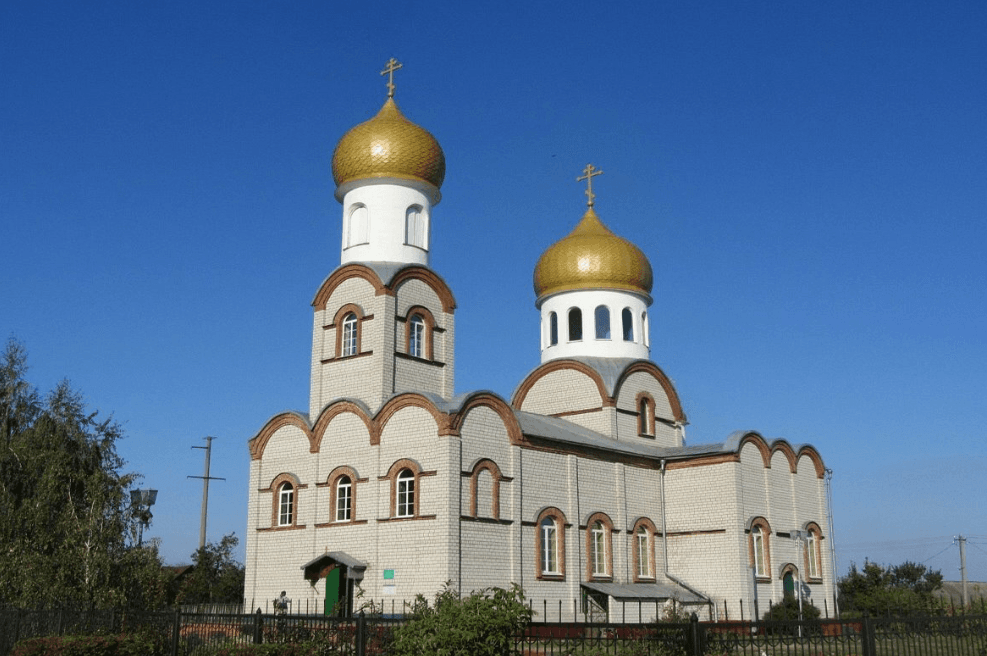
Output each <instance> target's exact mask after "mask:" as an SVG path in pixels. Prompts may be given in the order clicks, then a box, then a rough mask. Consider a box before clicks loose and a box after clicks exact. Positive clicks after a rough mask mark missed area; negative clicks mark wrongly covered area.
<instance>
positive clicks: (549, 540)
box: [539, 517, 562, 574]
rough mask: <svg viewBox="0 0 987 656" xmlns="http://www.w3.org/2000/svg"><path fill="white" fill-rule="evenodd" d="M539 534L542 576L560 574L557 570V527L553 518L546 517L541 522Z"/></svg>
mask: <svg viewBox="0 0 987 656" xmlns="http://www.w3.org/2000/svg"><path fill="white" fill-rule="evenodd" d="M539 532H540V537H541V572H542V574H561V573H562V572H561V570H560V569H559V527H558V523H557V522H556V520H555V518H554V517H546V518H545V519H543V520H541V525H540V526H539Z"/></svg>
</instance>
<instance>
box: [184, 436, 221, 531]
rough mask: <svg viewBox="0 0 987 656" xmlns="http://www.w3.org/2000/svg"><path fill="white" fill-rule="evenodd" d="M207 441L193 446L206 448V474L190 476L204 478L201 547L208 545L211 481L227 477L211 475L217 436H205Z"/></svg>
mask: <svg viewBox="0 0 987 656" xmlns="http://www.w3.org/2000/svg"><path fill="white" fill-rule="evenodd" d="M203 439H204V440H205V441H206V445H205V446H193V447H192V448H193V449H205V450H206V469H205V474H204V475H202V476H189V477H188V478H201V479H202V512H201V515H200V517H199V548H200V549H201V548H203V547H204V546H206V510H207V508H208V507H209V481H225V480H226V479H225V478H218V477H215V476H210V475H209V456H210V455H212V441H213V440H214V439H216V438H215V437H212V436H208V437H205V438H203Z"/></svg>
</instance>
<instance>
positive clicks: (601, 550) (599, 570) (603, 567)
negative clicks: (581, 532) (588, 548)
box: [592, 526, 607, 576]
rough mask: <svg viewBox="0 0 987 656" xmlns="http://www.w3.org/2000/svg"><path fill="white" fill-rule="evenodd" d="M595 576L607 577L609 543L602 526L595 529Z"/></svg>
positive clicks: (593, 555) (593, 538)
mask: <svg viewBox="0 0 987 656" xmlns="http://www.w3.org/2000/svg"><path fill="white" fill-rule="evenodd" d="M592 540H593V554H592V557H593V576H606V575H607V543H606V536H605V535H604V533H603V527H602V526H594V527H593V536H592Z"/></svg>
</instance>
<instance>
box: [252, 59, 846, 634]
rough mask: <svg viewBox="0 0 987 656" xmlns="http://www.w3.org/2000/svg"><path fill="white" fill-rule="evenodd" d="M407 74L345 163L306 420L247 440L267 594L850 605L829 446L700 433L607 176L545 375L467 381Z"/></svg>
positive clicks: (554, 291)
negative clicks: (838, 595)
mask: <svg viewBox="0 0 987 656" xmlns="http://www.w3.org/2000/svg"><path fill="white" fill-rule="evenodd" d="M399 66H400V65H399V64H397V63H396V62H394V60H391V62H390V63H389V64H388V67H387V70H386V71H385V73H387V74H388V76H389V82H388V89H389V93H388V98H387V100H386V101H385V103H384V105H383V107H382V108H381V109H380V111H379V112H378V113H377V115H376V116H374V117H373V118H371V119H370V120H368V121H366V122H364V123H361V124H359V125H357V126H356V127H354V128H352V129H351V130H350V131H349V132H347V133H346V134H345V135H344V136H343V137H342V139H341V140H340V142H339V144H338V145H337V147H336V150H335V153H334V154H333V159H332V171H333V177H334V179H335V184H336V198H337V200H339V201H340V202H341V203H342V206H343V211H342V222H343V229H342V235H343V237H342V250H341V257H340V265H339V267H337V268H336V270H335V271H333V272H332V273H330V274H329V276H328V278H326V279H325V281H324V282H323V283H322V284H321V286H320V287H319V288H318V291H317V292H316V293H315V299H314V300H313V301H312V306H313V309H314V322H313V332H312V363H311V396H310V399H309V408H308V413H304V412H283V413H281V414H278V415H275V416H274V417H272V418H271V419H270V420H269V421H268V422H267V424H266V425H265V426H264V427H263V428H262V429H261V431H260V432H259V433H258V434H257V435H256V436H255V437H253V439H251V440H250V442H249V448H250V455H251V465H250V493H249V501H248V510H247V512H248V522H247V552H246V569H247V574H246V589H245V598H246V603H247V604H248V605H250V606H251V607H261V608H264V607H265V605H266V604H268V603H269V602H270V600H272V599H274V598H275V597H276V596H277V595H278V594H279V593H280V592H281V590H286V591H287V593H288V596H289V597H291V598H292V599H293V600H294V607H295V609H296V610H297V609H298V608H299V607H306V606H307V607H308V608H309V609H310V610H311V609H315V608H318V610H319V612H322V611H323V610H325V612H327V613H347V612H349V611H351V610H352V609H353V608H354V607H359V606H360V604H361V603H364V602H367V601H370V600H375V601H376V602H377V603H378V604H380V602H381V600H383V602H384V610H385V612H391V609H392V608H393V609H394V610H395V611H396V612H401V610H402V608H403V604H404V603H406V602H409V603H410V602H411V601H412V600H413V599H414V597H415V595H416V594H418V593H422V594H424V595H425V596H426V597H431V596H432V595H433V594H434V593H435V592H436V591H438V590H439V589H440V588H441V587H442V585H443V584H444V583H445V582H447V581H448V582H451V585H452V586H453V587H455V588H456V589H458V590H461V591H463V592H469V591H470V590H476V589H480V588H485V587H489V586H500V587H507V586H509V584H510V583H512V582H514V583H518V584H519V585H521V587H522V588H523V590H524V592H525V594H526V595H527V597H528V598H529V599H530V600H532V605H533V607H534V609H535V610H536V611H537V612H538V617H541V616H542V615H545V616H546V617H545V619H556V618H558V617H559V616H561V617H562V619H572V618H573V616H574V615H575V616H576V617H577V618H578V619H582V618H583V617H584V616H586V614H588V615H589V616H591V617H599V616H600V614H601V613H605V612H608V613H610V618H611V619H612V620H617V621H619V620H623V619H626V620H628V621H638V620H639V618H640V619H641V620H644V621H648V620H650V619H652V618H654V617H656V616H658V615H661V614H662V613H663V610H664V608H665V607H666V606H667V605H669V604H671V603H673V602H675V603H679V604H690V605H692V610H696V611H698V612H699V613H700V615H701V616H706V617H711V618H719V619H723V618H725V617H729V618H730V619H739V618H740V617H741V614H743V615H744V616H745V617H747V618H750V617H751V614H752V609H753V608H754V607H755V604H758V605H759V607H760V611H761V613H763V612H764V610H765V609H766V608H767V606H768V603H769V600H771V601H773V602H774V603H777V602H778V601H780V600H781V599H782V598H783V597H784V595H785V594H786V593H788V594H791V593H792V592H793V591H794V590H797V589H800V590H802V592H803V595H806V598H807V599H809V600H812V601H813V603H815V604H816V605H817V606H819V607H820V608H822V607H823V605H824V600H828V606H829V608H830V609H831V608H832V599H833V580H832V574H831V573H832V567H831V560H830V558H831V556H830V550H829V542H828V536H827V534H826V533H827V531H825V530H824V527H827V526H828V507H827V490H826V485H827V481H826V470H825V468H824V465H823V461H822V458H821V457H820V455H819V453H818V452H817V451H816V449H815V448H813V447H812V446H809V445H796V444H790V443H788V442H786V441H785V440H768V439H765V438H764V437H762V436H761V435H759V434H758V433H755V432H750V431H741V432H737V433H734V434H732V435H730V436H729V437H727V439H726V441H724V442H721V443H715V444H696V445H687V444H686V440H685V425H686V423H687V422H686V415H685V413H684V412H683V408H682V403H681V401H680V399H679V396H678V394H677V393H676V391H675V388H674V386H673V385H672V382H671V380H670V379H669V377H668V376H667V375H666V374H665V372H663V371H662V370H661V368H659V366H658V365H657V364H655V363H654V362H652V361H651V360H650V359H649V355H650V343H649V336H648V331H649V325H648V308H649V306H650V305H651V302H652V298H651V288H652V270H651V265H650V263H649V262H648V260H647V258H646V257H645V256H644V254H643V253H642V251H641V250H640V249H638V248H637V247H636V246H635V245H634V244H632V243H630V242H629V241H627V240H625V239H622V238H621V237H618V236H617V235H615V234H614V233H613V232H611V231H610V230H609V229H608V228H607V227H606V226H605V225H604V224H603V222H602V221H601V220H600V218H599V217H598V216H597V215H596V212H595V211H594V207H593V206H594V203H593V200H594V194H593V191H592V185H593V182H594V176H595V175H597V174H598V173H599V171H598V170H596V169H594V168H593V167H592V166H588V167H587V168H586V169H585V170H584V176H583V177H582V178H581V179H582V180H585V182H586V185H587V188H586V195H587V197H588V199H589V200H588V203H587V205H588V207H587V209H586V212H585V214H584V215H583V217H582V219H580V220H579V221H578V222H576V225H575V228H574V229H572V231H571V232H570V233H569V235H568V236H565V237H564V238H562V239H561V240H560V241H558V242H556V243H555V244H553V245H552V246H550V247H549V248H548V249H547V250H546V251H545V252H544V254H543V255H542V256H541V258H540V260H539V261H538V262H537V264H535V263H532V264H535V267H534V291H535V306H536V308H538V311H539V312H540V313H541V334H540V340H541V363H540V365H539V366H537V367H536V368H534V370H533V371H532V372H531V373H530V374H528V376H527V377H526V378H524V379H523V380H521V381H520V384H519V385H518V386H517V388H516V390H515V392H514V394H513V396H512V397H511V398H509V399H504V398H501V397H500V396H498V395H496V394H493V393H491V392H475V393H464V394H458V395H456V394H454V385H453V380H454V372H455V356H454V353H455V339H456V323H455V322H456V301H455V297H454V295H453V290H451V289H449V287H448V286H447V285H446V283H445V281H443V279H442V277H441V276H440V275H439V274H438V273H437V272H436V271H433V270H432V269H431V268H430V266H429V255H430V235H431V232H432V227H433V226H432V223H433V213H434V211H435V206H436V205H438V203H439V200H440V198H441V196H440V193H439V189H440V187H441V185H442V181H443V178H444V176H445V158H444V155H443V153H442V149H441V148H440V146H439V143H438V141H437V140H436V139H435V138H434V137H433V136H432V135H431V134H430V133H429V132H427V131H426V130H424V129H423V128H421V127H419V126H417V125H415V124H414V123H412V122H410V121H409V120H408V119H406V118H405V117H404V115H403V114H402V113H401V111H400V110H399V109H398V107H397V105H396V104H395V102H394V98H393V95H394V85H393V71H394V70H395V69H396V68H398V67H399ZM573 218H575V217H573ZM570 225H571V223H570ZM565 229H566V226H565V225H564V224H563V223H562V222H560V225H559V232H560V236H561V235H562V234H563V231H564V230H565ZM519 291H520V290H519ZM532 337H534V335H533V336H532ZM535 364H536V363H532V365H535ZM799 537H800V539H798V538H799ZM793 538H794V539H793ZM800 582H801V583H800ZM361 592H362V594H361ZM357 596H360V598H359V600H357V601H356V602H354V599H355V598H356V597H357ZM625 611H626V616H625V615H624V613H625Z"/></svg>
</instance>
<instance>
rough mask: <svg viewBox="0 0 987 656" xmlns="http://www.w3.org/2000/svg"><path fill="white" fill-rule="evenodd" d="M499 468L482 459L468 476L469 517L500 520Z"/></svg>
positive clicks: (491, 462)
mask: <svg viewBox="0 0 987 656" xmlns="http://www.w3.org/2000/svg"><path fill="white" fill-rule="evenodd" d="M500 481H501V475H500V467H498V466H497V463H495V462H494V461H493V460H488V459H486V458H484V459H483V460H481V461H479V462H478V463H476V465H475V466H474V467H473V472H472V474H471V475H470V515H471V516H472V517H492V518H493V519H500Z"/></svg>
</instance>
